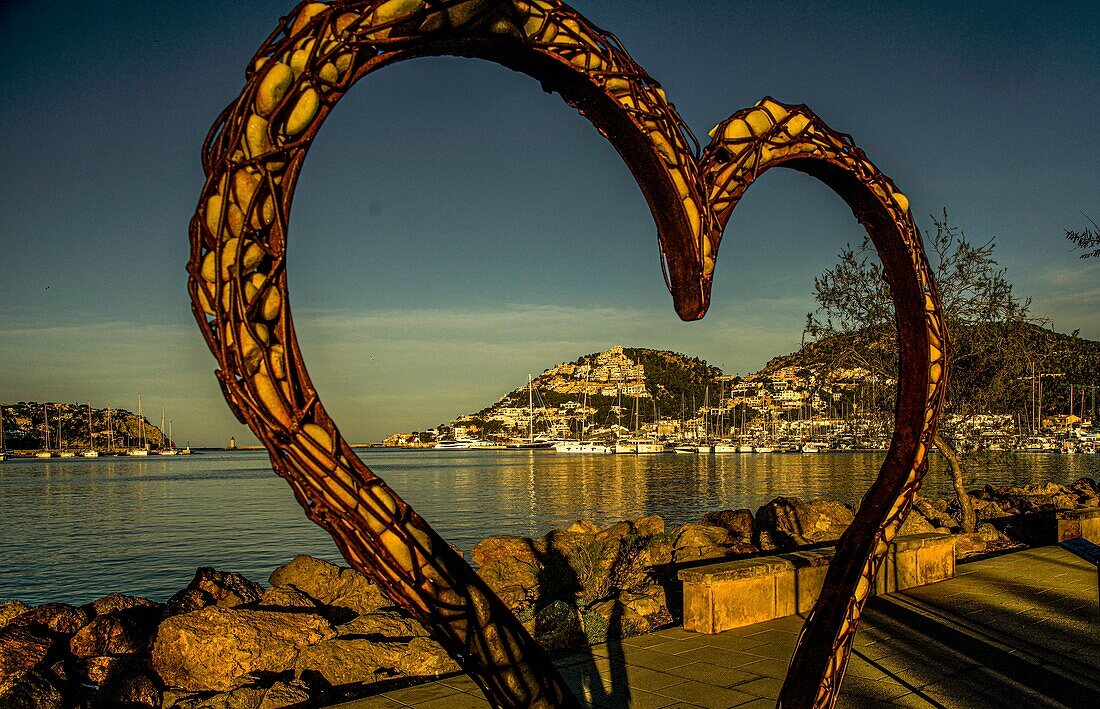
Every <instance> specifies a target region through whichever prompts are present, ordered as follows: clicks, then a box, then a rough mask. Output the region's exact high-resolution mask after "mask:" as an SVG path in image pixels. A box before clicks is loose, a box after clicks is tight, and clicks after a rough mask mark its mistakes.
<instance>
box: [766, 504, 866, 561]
mask: <svg viewBox="0 0 1100 709" xmlns="http://www.w3.org/2000/svg"><path fill="white" fill-rule="evenodd" d="M853 517H854V514H853V512H852V509H851V508H850V507H849V506H847V505H843V504H841V503H839V502H834V501H832V500H811V501H809V502H805V501H803V500H801V499H799V498H797V497H777V498H775V499H774V500H772V501H771V502H769V503H768V504H766V505H764V506H763V507H761V508H760V509H759V510H757V512H756V529H757V534H758V535H759V534H760V533H761V532H767V533H768V534H769V537H770V539H771V540H772V541H774V542H775V543H776V544H778V545H779V548H781V549H792V548H795V547H799V546H803V545H806V544H815V543H818V542H829V541H833V540H835V539H839V538H840V535H841V534H843V533H844V530H845V529H847V528H848V525H849V524H851V522H852V519H853ZM758 546H760V548H761V549H763V548H764V546H763V544H762V543H761V544H758Z"/></svg>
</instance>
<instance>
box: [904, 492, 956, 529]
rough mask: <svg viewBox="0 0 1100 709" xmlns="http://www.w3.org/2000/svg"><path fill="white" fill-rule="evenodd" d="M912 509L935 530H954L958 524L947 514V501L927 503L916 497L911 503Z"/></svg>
mask: <svg viewBox="0 0 1100 709" xmlns="http://www.w3.org/2000/svg"><path fill="white" fill-rule="evenodd" d="M913 509H915V510H916V511H917V512H920V513H921V515H923V516H924V518H925V519H927V520H928V521H929V523H931V524H932V525H934V526H935V527H936V528H937V529H940V528H944V527H946V528H948V529H956V528H958V526H959V524H958V522H956V521H955V519H954V518H953V517H952V516H951V515H949V514H947V500H936V501H934V502H929V501H927V500H925V499H923V498H920V497H918V498H917V499H916V501H915V502H914V503H913Z"/></svg>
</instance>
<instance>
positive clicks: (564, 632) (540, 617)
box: [526, 601, 584, 651]
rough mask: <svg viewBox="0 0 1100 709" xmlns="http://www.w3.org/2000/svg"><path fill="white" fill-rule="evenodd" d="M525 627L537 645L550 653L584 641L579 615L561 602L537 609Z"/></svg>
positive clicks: (575, 610)
mask: <svg viewBox="0 0 1100 709" xmlns="http://www.w3.org/2000/svg"><path fill="white" fill-rule="evenodd" d="M526 625H527V626H528V630H530V631H531V632H532V634H534V636H535V639H536V640H538V641H539V644H540V645H542V646H543V647H544V648H546V649H547V650H550V651H554V650H562V649H564V648H567V647H572V646H573V645H578V644H580V643H581V641H582V640H584V629H583V628H582V627H581V617H580V613H579V612H578V611H577V609H576V607H574V606H571V605H569V604H568V603H565V602H563V601H554V602H553V603H550V604H549V605H546V606H544V607H543V608H541V609H539V611H538V612H537V613H535V617H534V619H533V620H532V621H530V622H529V623H527V624H526Z"/></svg>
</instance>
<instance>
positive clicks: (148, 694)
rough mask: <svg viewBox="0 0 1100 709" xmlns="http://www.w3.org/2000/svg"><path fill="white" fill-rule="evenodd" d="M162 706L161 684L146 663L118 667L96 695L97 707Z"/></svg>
mask: <svg viewBox="0 0 1100 709" xmlns="http://www.w3.org/2000/svg"><path fill="white" fill-rule="evenodd" d="M161 704H162V698H161V692H160V682H159V680H158V679H157V676H156V673H154V672H153V671H152V669H151V668H149V667H147V666H146V665H145V664H144V663H126V664H124V665H121V666H119V667H116V669H115V671H114V672H112V673H111V674H110V675H108V677H107V681H106V682H104V683H103V684H101V685H100V687H99V691H98V692H97V693H96V701H95V706H97V707H127V709H137V708H138V707H150V708H151V709H156V708H157V707H160V706H161Z"/></svg>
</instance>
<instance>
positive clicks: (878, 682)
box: [338, 547, 1100, 709]
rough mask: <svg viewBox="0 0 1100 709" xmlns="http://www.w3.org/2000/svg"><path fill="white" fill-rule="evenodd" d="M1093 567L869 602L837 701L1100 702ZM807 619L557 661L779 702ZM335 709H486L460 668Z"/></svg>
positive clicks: (1050, 552) (585, 670)
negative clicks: (454, 673) (452, 674)
mask: <svg viewBox="0 0 1100 709" xmlns="http://www.w3.org/2000/svg"><path fill="white" fill-rule="evenodd" d="M1096 584H1097V574H1096V571H1095V569H1094V568H1093V567H1092V566H1091V565H1089V564H1087V563H1086V562H1084V561H1082V560H1080V559H1078V558H1077V557H1075V556H1073V555H1071V554H1070V553H1068V552H1066V551H1064V550H1062V549H1060V548H1058V547H1041V548H1036V549H1029V550H1025V551H1019V552H1014V553H1010V554H1004V555H1002V556H998V557H994V558H990V559H984V560H981V561H977V562H973V563H969V564H961V565H959V567H958V576H957V577H956V578H954V579H951V580H949V581H944V582H941V583H937V584H932V585H930V586H923V587H920V588H915V589H909V590H907V591H904V592H901V593H896V594H892V595H890V596H887V597H883V598H874V599H872V600H871V602H870V603H869V604H868V608H867V610H866V611H865V613H864V616H863V622H862V627H861V628H860V632H859V634H858V635H857V636H856V641H855V646H854V648H853V653H852V659H851V662H850V663H849V666H848V672H847V675H846V676H845V679H844V685H843V688H842V690H841V694H840V700H839V702H838V706H839V707H850V708H851V707H877V706H902V707H932V708H941V707H1044V706H1066V707H1100V622H1098V621H1097V588H1096ZM802 620H803V619H802V618H801V617H799V616H789V617H786V618H779V619H776V620H772V621H768V622H766V623H760V624H757V625H753V626H749V627H745V628H738V629H736V630H730V631H726V632H724V633H720V634H717V635H699V634H697V633H691V632H688V631H685V630H683V629H681V628H670V629H666V630H661V631H658V632H655V633H650V634H647V635H642V636H638V637H634V638H628V639H625V640H622V641H620V642H614V643H607V644H604V645H595V646H592V647H590V648H586V649H585V650H584V651H583V652H577V653H573V654H570V655H567V656H563V657H560V658H557V660H556V661H555V662H556V664H557V665H558V667H559V669H560V670H561V672H562V675H563V676H564V678H565V680H566V681H567V682H568V683H569V685H570V686H571V687H572V688H573V690H574V691H575V692H576V693H577V696H578V697H580V698H581V699H582V701H583V703H584V704H585V705H586V706H591V707H599V708H603V707H637V708H638V709H650V708H652V709H658V708H664V707H746V708H753V707H774V706H775V697H776V696H777V694H778V692H779V687H780V685H781V684H782V678H783V676H784V674H785V673H786V670H787V663H788V661H789V659H790V655H791V652H792V651H793V648H794V642H795V638H796V637H797V635H798V631H799V629H800V628H801V626H802ZM338 706H339V709H401V708H402V707H416V708H417V709H429V708H434V707H439V708H441V709H442V708H453V709H464V708H466V707H469V708H471V709H474V708H478V709H480V708H483V707H488V706H489V705H488V703H487V702H486V701H485V699H484V697H483V695H482V693H481V690H480V689H478V687H477V686H476V685H475V684H474V683H473V682H472V681H471V680H470V679H469V678H468V677H466V676H464V675H458V676H455V677H450V678H446V679H440V680H436V681H433V682H428V683H425V684H421V685H417V686H415V687H409V688H405V689H399V690H395V691H389V692H386V693H384V694H380V695H377V696H373V697H368V698H365V699H360V700H356V701H353V702H347V703H343V704H340V705H338Z"/></svg>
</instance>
